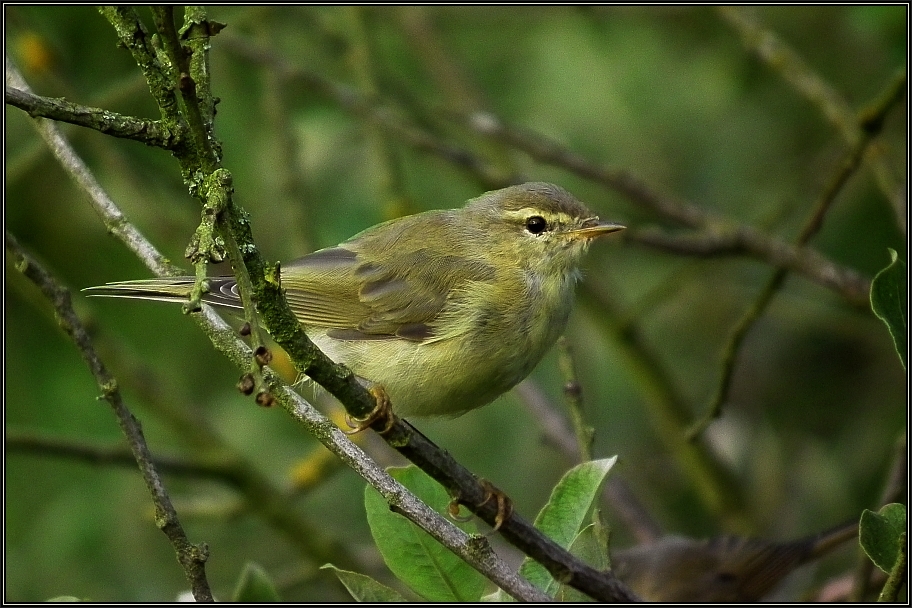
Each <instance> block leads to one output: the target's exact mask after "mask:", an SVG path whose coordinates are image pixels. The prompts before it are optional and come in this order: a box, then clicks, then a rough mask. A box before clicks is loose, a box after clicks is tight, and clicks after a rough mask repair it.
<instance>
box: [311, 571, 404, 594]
mask: <svg viewBox="0 0 912 608" xmlns="http://www.w3.org/2000/svg"><path fill="white" fill-rule="evenodd" d="M320 569H321V570H332V571H333V572H334V573H335V574H336V577H337V578H338V579H339V581H340V582H341V583H342V584H343V585H345V588H346V589H348V592H349V593H351V596H352V597H353V598H355V600H356V601H358V602H407V601H408V600H406V599H405V598H404V597H402V594H400V593H399V592H398V591H396V590H395V589H390V588H389V587H387V586H386V585H384V584H383V583H381V582H379V581H377V580H375V579H373V578H371V577H369V576H367V575H365V574H359V573H357V572H351V571H349V570H342V569H341V568H336V567H335V566H333V565H332V564H326V565H325V566H321V568H320Z"/></svg>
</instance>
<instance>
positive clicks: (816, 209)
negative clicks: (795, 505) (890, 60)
mask: <svg viewBox="0 0 912 608" xmlns="http://www.w3.org/2000/svg"><path fill="white" fill-rule="evenodd" d="M904 92H905V78H902V79H897V80H894V82H892V83H891V84H890V86H889V87H888V88H887V91H886V92H885V93H884V94H882V95H880V96H879V97H878V98H877V99H876V100H875V101H874V103H873V104H872V105H871V106H869V107H868V108H866V109H865V110H864V111H863V112H862V113H861V115H860V121H861V124H862V125H863V128H862V129H861V132H862V137H861V138H860V139H859V140H858V141H857V142H856V144H855V145H854V146H853V147H852V149H851V150H850V151H849V153H848V155H847V158H846V159H845V161H843V163H842V166H840V167H839V169H838V170H837V171H836V173H835V174H834V175H833V177H832V179H831V180H830V182H829V183H828V184H827V185H826V187H825V188H824V190H823V192H822V193H821V194H820V196H819V197H818V199H817V201H816V202H815V204H814V206H813V208H812V209H811V211H810V213H809V215H808V218H807V220H806V221H805V223H804V226H803V227H802V229H801V232H800V233H799V234H798V236H797V238H796V239H795V247H796V248H800V247H804V246H806V245H807V243H808V242H809V241H810V240H811V238H813V236H814V235H815V234H817V232H818V231H819V230H820V227H821V226H822V225H823V219H824V217H826V214H827V212H828V211H829V210H830V208H831V207H832V206H833V204H834V203H835V202H836V197H837V196H838V195H839V193H840V192H841V191H842V189H843V188H844V187H845V185H846V183H848V181H849V178H850V177H851V176H852V175H854V174H855V173H856V172H857V170H858V167H859V166H860V164H861V161H862V159H863V158H864V154H865V150H866V149H867V147H868V145H869V144H870V143H871V141H872V140H873V139H874V138H875V137H876V136H877V135H878V134H879V133H880V130H881V128H882V127H883V124H884V120H885V118H886V116H887V114H888V113H889V112H890V110H892V109H893V107H894V106H895V105H896V103H897V102H898V101H899V100H900V99H901V98H902V96H903V94H904ZM788 272H789V271H788V269H787V268H782V267H780V268H778V269H777V270H776V271H775V272H774V273H773V275H772V276H771V277H770V279H769V280H768V281H767V283H766V285H764V286H763V289H762V290H761V291H760V293H759V294H758V295H757V297H756V299H755V300H754V301H753V303H751V305H750V306H749V307H748V309H747V311H746V312H745V313H744V315H743V316H742V317H741V319H740V320H739V321H738V323H737V324H736V325H735V328H734V329H733V330H732V333H731V336H730V337H729V340H728V342H727V344H726V346H725V350H724V351H723V355H722V371H721V374H720V380H719V384H718V386H717V388H716V392H715V395H714V396H713V399H712V400H711V401H710V404H709V407H708V408H707V410H706V413H705V414H704V415H703V417H701V418H700V419H699V420H697V421H696V423H694V425H693V427H692V428H691V429H690V431H688V437H690V439H694V438H695V437H697V436H698V435H699V434H700V433H702V432H703V431H704V430H705V429H706V427H707V426H709V425H710V424H711V423H712V421H713V420H715V419H716V418H718V417H719V416H720V414H721V411H722V405H723V404H724V403H725V402H726V400H727V399H728V395H729V392H730V390H731V383H732V378H733V376H734V369H735V365H736V364H737V358H738V353H739V352H740V351H741V346H742V345H743V344H744V339H745V338H746V337H747V334H748V333H749V332H750V330H751V328H752V327H753V326H754V324H755V323H756V322H757V320H758V319H759V318H760V317H761V316H763V313H764V312H765V311H766V308H767V307H768V306H769V303H770V302H771V301H772V300H773V298H774V297H775V295H776V293H778V291H779V289H780V288H781V287H782V285H783V283H784V282H785V279H786V277H787V276H788Z"/></svg>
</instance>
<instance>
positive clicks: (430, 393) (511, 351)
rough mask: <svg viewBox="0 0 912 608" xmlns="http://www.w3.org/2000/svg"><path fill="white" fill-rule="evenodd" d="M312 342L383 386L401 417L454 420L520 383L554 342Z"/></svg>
mask: <svg viewBox="0 0 912 608" xmlns="http://www.w3.org/2000/svg"><path fill="white" fill-rule="evenodd" d="M533 337H534V336H533ZM312 338H313V339H314V342H316V343H317V346H319V347H320V349H321V350H323V351H324V352H325V353H326V354H327V355H329V357H330V358H331V359H333V360H334V361H336V362H339V363H344V364H345V365H347V366H348V367H349V368H350V369H351V370H352V371H353V372H354V373H355V374H357V375H358V376H359V377H361V378H364V379H365V380H368V381H370V382H372V383H377V384H380V385H382V386H383V388H384V389H385V390H386V392H387V394H388V395H389V397H390V400H391V401H392V404H393V409H394V410H395V411H396V413H397V414H399V415H400V416H458V415H460V414H463V413H465V412H467V411H469V410H471V409H475V408H477V407H481V406H482V405H486V404H488V403H490V402H491V401H493V400H494V399H496V398H497V397H499V396H500V395H502V394H503V393H505V392H506V391H508V390H510V389H511V388H513V387H514V386H515V385H516V384H518V383H519V382H520V381H521V380H523V378H525V377H526V376H527V375H528V374H529V373H530V372H531V371H532V369H533V368H534V367H535V366H536V365H537V364H538V362H539V361H540V360H541V358H542V357H543V356H544V354H545V352H547V350H548V347H549V346H550V345H551V342H553V340H551V341H550V342H547V343H545V342H546V340H545V339H539V340H530V339H529V338H530V336H529V335H521V334H518V333H517V334H516V335H514V336H495V337H493V338H492V337H490V336H489V337H488V338H487V339H485V341H484V344H483V345H479V344H478V343H477V341H475V340H466V339H463V338H464V337H462V338H460V337H457V338H451V339H449V340H441V341H437V342H414V341H408V340H402V339H397V338H390V339H385V340H335V339H332V338H328V337H326V336H325V335H322V336H321V335H315V336H312ZM542 338H544V337H542Z"/></svg>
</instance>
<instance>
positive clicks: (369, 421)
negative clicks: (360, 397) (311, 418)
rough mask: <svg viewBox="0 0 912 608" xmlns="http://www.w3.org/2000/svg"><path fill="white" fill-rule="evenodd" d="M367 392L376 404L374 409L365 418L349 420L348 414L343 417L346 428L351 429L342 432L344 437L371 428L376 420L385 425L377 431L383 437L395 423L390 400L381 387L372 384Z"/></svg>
mask: <svg viewBox="0 0 912 608" xmlns="http://www.w3.org/2000/svg"><path fill="white" fill-rule="evenodd" d="M367 391H368V392H369V393H370V394H371V396H372V397H373V398H374V402H375V403H376V404H377V405H376V406H374V409H373V410H371V413H370V414H368V415H367V416H365V417H364V418H354V419H353V418H351V417H350V416H349V415H348V414H346V415H345V421H346V422H347V423H348V426H350V427H352V430H350V431H342V432H343V433H345V434H346V435H354V434H355V433H360V432H361V431H363V430H364V429H366V428H368V427H370V426H372V425H373V424H374V423H375V422H377V421H378V420H384V421H385V425H384V427H383V430H382V431H377V432H378V433H380V434H381V435H385V434H386V433H388V432H389V430H390V429H391V428H393V425H394V424H395V423H396V416H395V414H393V406H392V404H391V403H390V398H389V396H388V395H387V394H386V391H385V390H383V387H382V386H380V385H379V384H372V385H371V386H370V387H369V388H368V389H367Z"/></svg>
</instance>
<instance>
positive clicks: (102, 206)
mask: <svg viewBox="0 0 912 608" xmlns="http://www.w3.org/2000/svg"><path fill="white" fill-rule="evenodd" d="M6 83H7V85H12V86H14V87H16V88H17V89H20V90H22V91H25V92H28V93H30V92H31V89H30V88H29V86H28V84H27V83H26V82H25V79H24V78H22V75H21V74H20V73H19V70H18V69H17V68H16V66H15V65H14V64H13V62H12V60H10V58H9V57H7V58H6ZM34 124H35V128H36V129H37V130H38V134H39V135H41V137H42V139H44V141H45V143H46V144H47V146H48V148H50V149H51V152H52V153H53V154H54V156H55V157H56V158H57V161H58V162H59V163H60V164H61V165H62V166H63V168H64V169H65V170H66V172H67V174H69V175H70V177H72V178H73V180H74V181H75V182H76V184H77V185H78V186H79V188H80V189H81V190H83V191H84V192H85V193H86V194H88V196H89V201H90V202H91V203H92V207H94V208H95V211H96V212H97V213H98V215H99V216H101V218H102V221H103V222H104V225H105V227H106V228H107V229H108V231H109V232H110V233H111V234H113V235H114V236H116V237H117V238H119V239H120V240H121V241H123V243H124V244H125V245H126V246H127V248H128V249H129V250H130V251H132V252H133V253H134V254H135V255H136V257H138V258H139V259H140V261H142V262H143V263H144V264H145V265H146V266H147V267H149V268H150V269H152V271H153V272H154V273H155V274H157V275H159V276H167V275H175V274H180V272H181V271H180V269H179V268H177V267H175V266H172V265H171V263H170V262H169V261H168V259H167V258H166V257H165V256H163V255H162V254H161V253H159V252H158V251H156V249H155V248H154V247H152V246H151V245H149V242H148V241H147V240H146V238H145V237H144V236H143V235H142V234H140V232H139V230H137V229H136V227H135V226H133V224H131V223H129V222H128V221H127V220H126V218H125V217H124V215H123V213H121V211H120V209H118V207H117V205H115V204H114V202H113V201H112V200H111V198H110V197H109V196H108V195H107V193H106V192H105V191H104V189H103V188H102V187H101V185H100V184H99V183H98V180H96V179H95V176H94V175H93V174H92V172H91V171H90V170H89V168H88V167H87V166H86V164H85V163H84V162H83V160H82V159H81V158H80V157H79V155H77V154H76V151H75V150H73V147H72V146H71V145H70V142H69V140H68V139H67V138H66V136H65V135H64V134H63V132H62V131H61V130H60V128H59V127H58V126H57V125H56V124H55V123H54V121H52V120H47V119H44V118H36V119H34Z"/></svg>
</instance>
